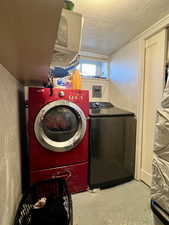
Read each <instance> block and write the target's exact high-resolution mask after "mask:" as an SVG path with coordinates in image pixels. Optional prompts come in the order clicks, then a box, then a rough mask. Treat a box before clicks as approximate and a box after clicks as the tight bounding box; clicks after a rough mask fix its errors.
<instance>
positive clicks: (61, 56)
mask: <svg viewBox="0 0 169 225" xmlns="http://www.w3.org/2000/svg"><path fill="white" fill-rule="evenodd" d="M82 27H83V17H82V15H81V14H78V13H76V12H73V11H69V10H66V9H63V10H62V15H61V19H60V24H59V29H58V34H57V39H56V42H55V46H54V52H53V56H52V62H51V66H52V67H55V66H57V67H58V66H59V67H68V66H69V65H71V64H72V62H74V61H75V60H76V57H77V55H78V54H79V51H80V44H81V36H82Z"/></svg>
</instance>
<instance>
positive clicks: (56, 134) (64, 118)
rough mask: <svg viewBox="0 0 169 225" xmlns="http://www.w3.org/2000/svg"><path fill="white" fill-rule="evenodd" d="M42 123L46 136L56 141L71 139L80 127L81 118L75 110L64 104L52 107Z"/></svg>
mask: <svg viewBox="0 0 169 225" xmlns="http://www.w3.org/2000/svg"><path fill="white" fill-rule="evenodd" d="M41 123H42V127H43V130H44V133H45V134H46V136H47V137H48V138H49V139H51V140H53V141H56V142H63V141H67V140H69V139H70V138H72V137H73V136H74V135H75V133H76V132H77V131H78V127H79V119H78V118H77V115H76V114H75V112H73V111H72V110H71V109H70V108H66V107H64V106H58V107H54V108H52V109H50V110H49V111H48V112H47V113H46V114H45V116H44V118H43V120H42V121H41Z"/></svg>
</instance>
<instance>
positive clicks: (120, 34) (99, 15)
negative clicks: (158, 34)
mask: <svg viewBox="0 0 169 225" xmlns="http://www.w3.org/2000/svg"><path fill="white" fill-rule="evenodd" d="M74 3H75V5H76V7H75V11H77V12H80V13H82V14H83V16H84V19H85V23H84V30H83V38H82V47H81V50H84V51H90V52H95V53H99V54H105V55H109V54H111V53H112V52H114V51H116V50H117V49H119V48H120V47H122V46H123V45H124V44H125V43H127V42H128V41H130V40H131V39H132V38H134V37H135V36H136V35H138V34H139V33H141V32H143V31H144V30H145V29H146V28H148V27H150V26H151V25H152V24H154V23H155V22H157V21H158V20H159V19H161V18H162V17H164V16H166V15H167V14H169V0H141V1H140V0H74Z"/></svg>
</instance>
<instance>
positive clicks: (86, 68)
mask: <svg viewBox="0 0 169 225" xmlns="http://www.w3.org/2000/svg"><path fill="white" fill-rule="evenodd" d="M96 69H97V68H96V65H95V64H85V63H82V66H81V73H82V75H83V76H97V74H96Z"/></svg>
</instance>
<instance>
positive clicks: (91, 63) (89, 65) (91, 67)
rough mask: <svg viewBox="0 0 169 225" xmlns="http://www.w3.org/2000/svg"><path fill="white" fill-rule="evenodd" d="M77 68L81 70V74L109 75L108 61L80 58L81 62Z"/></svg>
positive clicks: (93, 75)
mask: <svg viewBox="0 0 169 225" xmlns="http://www.w3.org/2000/svg"><path fill="white" fill-rule="evenodd" d="M77 69H79V70H80V73H81V76H84V77H97V78H107V77H108V62H102V61H97V60H89V59H80V64H79V65H78V67H77Z"/></svg>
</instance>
